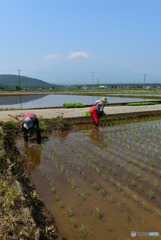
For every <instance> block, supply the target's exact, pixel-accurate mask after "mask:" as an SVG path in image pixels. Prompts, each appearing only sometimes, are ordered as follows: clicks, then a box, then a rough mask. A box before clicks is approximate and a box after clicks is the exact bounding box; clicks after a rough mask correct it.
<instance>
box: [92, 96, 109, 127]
mask: <svg viewBox="0 0 161 240" xmlns="http://www.w3.org/2000/svg"><path fill="white" fill-rule="evenodd" d="M106 103H107V98H106V97H103V98H102V99H101V100H97V101H96V102H95V103H94V105H93V106H92V107H91V108H90V114H91V117H92V121H93V124H94V125H95V126H99V119H100V117H102V116H103V114H104V106H105V104H106Z"/></svg>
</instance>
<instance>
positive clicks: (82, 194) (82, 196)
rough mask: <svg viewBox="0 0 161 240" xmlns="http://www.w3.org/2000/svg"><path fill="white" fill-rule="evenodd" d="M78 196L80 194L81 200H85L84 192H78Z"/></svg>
mask: <svg viewBox="0 0 161 240" xmlns="http://www.w3.org/2000/svg"><path fill="white" fill-rule="evenodd" d="M80 196H81V199H82V201H83V202H84V201H85V194H84V192H82V193H80Z"/></svg>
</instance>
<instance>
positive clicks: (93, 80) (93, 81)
mask: <svg viewBox="0 0 161 240" xmlns="http://www.w3.org/2000/svg"><path fill="white" fill-rule="evenodd" d="M93 84H94V72H92V90H93Z"/></svg>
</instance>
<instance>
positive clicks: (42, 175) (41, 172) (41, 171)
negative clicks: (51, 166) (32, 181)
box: [39, 167, 45, 177]
mask: <svg viewBox="0 0 161 240" xmlns="http://www.w3.org/2000/svg"><path fill="white" fill-rule="evenodd" d="M39 172H40V176H41V177H44V175H45V174H44V171H43V169H42V168H40V167H39Z"/></svg>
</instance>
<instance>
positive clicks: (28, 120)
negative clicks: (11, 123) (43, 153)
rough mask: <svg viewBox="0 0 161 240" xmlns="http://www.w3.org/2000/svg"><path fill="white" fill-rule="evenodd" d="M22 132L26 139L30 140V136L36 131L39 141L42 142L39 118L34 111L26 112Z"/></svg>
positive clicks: (26, 140)
mask: <svg viewBox="0 0 161 240" xmlns="http://www.w3.org/2000/svg"><path fill="white" fill-rule="evenodd" d="M21 127H22V132H23V137H24V141H25V142H28V136H31V135H32V134H34V132H36V136H37V143H41V133H40V128H39V120H38V118H37V116H36V115H35V114H33V113H26V114H25V115H24V116H23V119H22V124H21Z"/></svg>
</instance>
